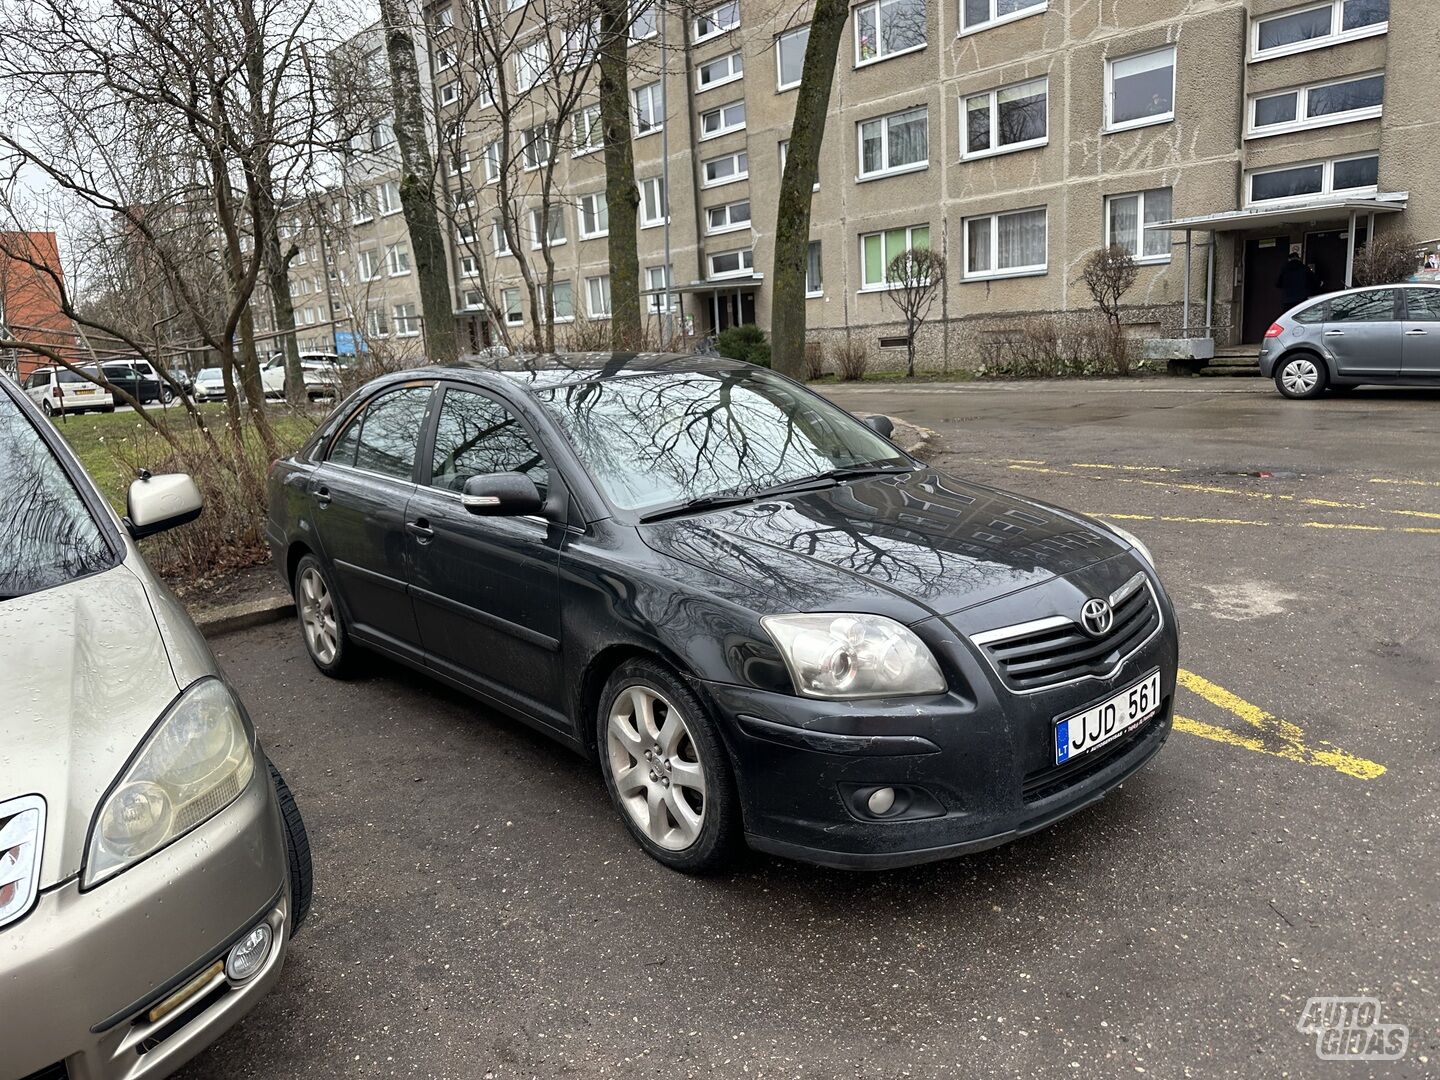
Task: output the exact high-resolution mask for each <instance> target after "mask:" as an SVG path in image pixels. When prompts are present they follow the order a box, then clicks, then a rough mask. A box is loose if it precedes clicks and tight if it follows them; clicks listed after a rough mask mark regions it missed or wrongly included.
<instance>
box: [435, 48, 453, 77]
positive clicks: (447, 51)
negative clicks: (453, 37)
mask: <svg viewBox="0 0 1440 1080" xmlns="http://www.w3.org/2000/svg"><path fill="white" fill-rule="evenodd" d="M456 59H457V58H456V56H455V50H454V49H453V48H451V47H450V46H449V45H437V46H435V70H436V71H449V70H450V69H451V68H452V67H454V66H455V63H456Z"/></svg>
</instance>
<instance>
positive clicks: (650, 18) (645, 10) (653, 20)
mask: <svg viewBox="0 0 1440 1080" xmlns="http://www.w3.org/2000/svg"><path fill="white" fill-rule="evenodd" d="M637 8H638V9H640V14H636V9H637ZM641 15H644V16H646V22H647V23H648V24H649V27H650V29H649V30H647V31H646V32H645V33H643V34H637V33H635V27H636V26H637V25H638V24H639V23H640V21H641ZM659 33H660V8H659V0H648V2H647V0H634V2H632V3H631V5H630V44H631V45H638V44H640V42H642V41H649V40H650V39H651V38H653V37H655V36H656V35H658V34H659Z"/></svg>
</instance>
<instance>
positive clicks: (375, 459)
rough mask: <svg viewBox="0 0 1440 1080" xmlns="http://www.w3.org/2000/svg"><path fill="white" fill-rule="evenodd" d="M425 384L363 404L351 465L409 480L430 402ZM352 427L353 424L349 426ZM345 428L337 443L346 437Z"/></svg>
mask: <svg viewBox="0 0 1440 1080" xmlns="http://www.w3.org/2000/svg"><path fill="white" fill-rule="evenodd" d="M430 392H431V388H430V387H429V386H407V387H405V389H403V390H393V391H391V392H390V393H388V394H384V395H382V396H381V397H379V398H377V399H376V400H375V401H373V402H371V403H370V404H369V405H367V406H366V407H365V415H364V416H363V417H362V418H361V420H360V423H359V425H358V426H359V429H360V434H359V440H358V442H357V444H356V446H355V467H356V468H357V469H367V470H369V471H370V472H374V473H380V474H381V475H382V476H393V477H395V478H396V479H397V480H409V479H410V477H411V474H412V473H414V471H415V452H416V450H417V449H418V448H419V445H420V429H421V428H423V427H424V426H425V410H426V407H427V406H428V405H429V404H430ZM351 426H352V427H355V426H356V425H353V424H352V425H351ZM349 434H350V433H349V431H347V432H346V433H345V436H344V437H342V439H341V442H344V441H345V438H348V437H349Z"/></svg>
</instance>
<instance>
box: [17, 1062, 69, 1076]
mask: <svg viewBox="0 0 1440 1080" xmlns="http://www.w3.org/2000/svg"><path fill="white" fill-rule="evenodd" d="M20 1080H70V1070H69V1069H68V1068H66V1067H65V1062H63V1061H57V1062H55V1064H54V1065H46V1066H45V1068H43V1069H36V1070H35V1071H34V1072H33V1073H31V1074H30V1075H29V1076H22V1077H21V1078H20Z"/></svg>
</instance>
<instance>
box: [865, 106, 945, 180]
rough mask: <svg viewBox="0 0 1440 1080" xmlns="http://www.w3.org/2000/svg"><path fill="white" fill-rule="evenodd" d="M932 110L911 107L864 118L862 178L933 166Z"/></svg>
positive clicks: (866, 178)
mask: <svg viewBox="0 0 1440 1080" xmlns="http://www.w3.org/2000/svg"><path fill="white" fill-rule="evenodd" d="M929 116H930V113H929V109H928V108H926V107H923V106H922V107H921V108H918V109H910V110H908V111H907V112H902V113H896V114H895V115H893V116H884V117H880V118H879V119H877V120H862V121H861V122H860V123H859V124H858V125H857V127H858V128H859V129H860V178H861V179H862V180H868V179H870V178H872V177H879V176H890V175H893V174H894V173H902V172H914V171H915V170H916V169H925V168H929V166H930V138H929V127H930V119H929Z"/></svg>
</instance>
